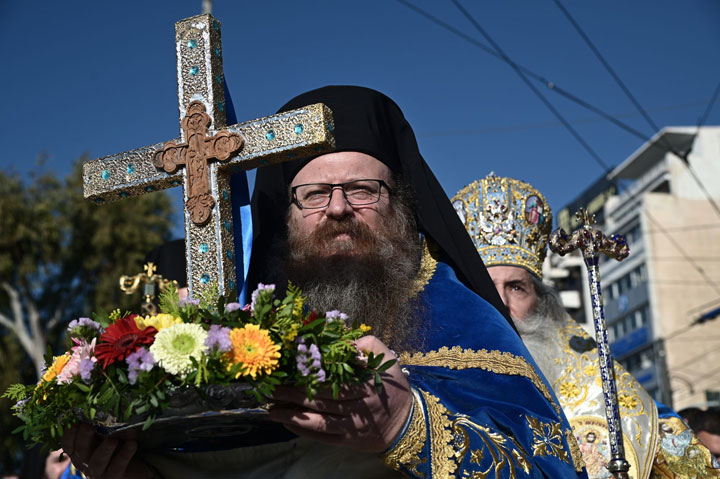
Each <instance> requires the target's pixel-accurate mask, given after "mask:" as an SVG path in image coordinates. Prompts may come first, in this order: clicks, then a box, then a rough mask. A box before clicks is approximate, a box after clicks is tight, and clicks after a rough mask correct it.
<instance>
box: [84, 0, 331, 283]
mask: <svg viewBox="0 0 720 479" xmlns="http://www.w3.org/2000/svg"><path fill="white" fill-rule="evenodd" d="M175 47H176V51H177V75H178V99H179V105H180V119H181V126H182V128H181V132H180V135H181V136H180V138H179V139H175V140H171V141H169V142H167V143H164V144H163V143H157V144H154V145H150V146H146V147H142V148H138V149H136V150H132V151H126V152H123V153H119V154H117V155H111V156H106V157H104V158H99V159H96V160H93V161H89V162H87V163H85V164H84V165H83V183H84V195H85V198H87V199H89V200H92V201H95V202H96V203H98V204H101V203H104V202H108V201H114V200H118V199H121V198H125V197H130V196H138V195H142V194H145V193H149V192H152V191H158V190H161V189H165V188H170V187H173V186H180V185H182V187H183V196H184V199H185V208H184V212H185V254H186V263H187V277H188V285H189V287H190V294H192V292H193V290H197V289H198V288H200V287H203V286H205V285H210V284H217V287H218V291H219V293H220V294H226V293H227V292H229V291H231V290H232V289H234V288H236V287H237V286H238V285H237V279H236V275H235V255H236V254H242V252H240V251H238V252H236V251H235V249H234V234H233V223H232V221H233V220H232V210H231V201H230V176H231V175H232V173H234V172H237V171H243V170H249V169H252V168H256V167H258V166H263V165H268V164H271V163H279V162H282V161H287V160H291V159H294V158H301V157H303V156H309V155H317V154H322V153H328V152H330V151H332V150H333V149H334V147H335V140H334V137H333V134H332V132H333V119H332V112H331V111H330V109H329V108H327V107H326V106H325V105H323V104H320V103H318V104H316V105H310V106H307V107H305V108H300V109H297V110H293V111H289V112H286V113H281V114H278V115H274V116H269V117H265V118H260V119H257V120H251V121H247V122H244V123H239V124H237V125H232V126H229V127H226V103H225V93H224V78H223V69H222V48H221V42H220V23H219V22H218V21H217V20H216V19H215V18H213V16H212V15H210V14H203V15H198V16H195V17H191V18H187V19H185V20H181V21H179V22H177V23H176V24H175ZM244 260H245V261H249V258H245V259H244Z"/></svg>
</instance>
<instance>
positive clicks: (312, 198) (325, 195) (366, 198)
mask: <svg viewBox="0 0 720 479" xmlns="http://www.w3.org/2000/svg"><path fill="white" fill-rule="evenodd" d="M383 186H384V187H385V189H386V190H388V193H392V190H391V189H390V187H389V186H388V185H387V183H385V182H384V181H383V180H354V181H348V182H346V183H334V184H330V183H308V184H305V185H297V186H293V187H292V188H291V189H290V192H291V194H292V197H293V201H294V202H295V204H296V205H298V208H300V209H306V210H311V209H319V208H325V207H327V205H329V204H330V197H331V196H332V192H333V190H334V189H335V188H341V189H342V192H343V196H345V200H346V201H347V202H348V203H350V204H351V205H353V206H361V205H371V204H373V203H377V202H378V201H380V193H381V190H382V187H383Z"/></svg>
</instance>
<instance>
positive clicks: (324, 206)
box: [290, 178, 393, 210]
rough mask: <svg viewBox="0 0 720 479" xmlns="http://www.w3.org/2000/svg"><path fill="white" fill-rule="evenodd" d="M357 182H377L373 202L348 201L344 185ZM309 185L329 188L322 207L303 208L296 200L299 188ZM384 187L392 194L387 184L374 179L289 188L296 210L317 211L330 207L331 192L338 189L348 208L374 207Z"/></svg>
mask: <svg viewBox="0 0 720 479" xmlns="http://www.w3.org/2000/svg"><path fill="white" fill-rule="evenodd" d="M358 181H377V182H378V183H379V184H380V188H378V196H377V198H376V199H375V201H371V202H369V203H353V202H352V201H350V200H349V199H348V197H347V193H346V192H345V185H349V184H351V183H357V182H358ZM311 185H322V186H329V187H330V194H329V195H328V197H327V203H325V204H324V205H323V206H303V205H301V204H300V201H299V200H298V198H297V194H296V190H297V189H298V188H300V187H301V186H311ZM383 187H385V189H386V190H387V191H388V193H390V194H392V192H393V191H392V189H391V188H390V187H389V186H388V184H387V183H385V181H384V180H379V179H376V178H362V179H359V180H352V181H346V182H344V183H304V184H302V185H295V186H293V187H291V188H290V194H291V195H292V200H293V201H292V202H293V203H295V204H296V205H297V207H298V208H300V209H301V210H319V209H322V208H327V207H328V206H329V205H330V200H331V199H332V192H333V191H335V188H340V191H342V194H343V198H345V201H347V202H348V204H349V205H350V206H367V205H374V204H375V203H377V202H378V201H380V197H381V196H382V189H383Z"/></svg>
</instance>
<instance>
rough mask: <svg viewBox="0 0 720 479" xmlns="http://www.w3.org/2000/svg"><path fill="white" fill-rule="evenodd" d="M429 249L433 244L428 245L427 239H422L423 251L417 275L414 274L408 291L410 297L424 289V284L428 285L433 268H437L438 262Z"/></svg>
mask: <svg viewBox="0 0 720 479" xmlns="http://www.w3.org/2000/svg"><path fill="white" fill-rule="evenodd" d="M430 249H434V248H433V245H429V244H428V241H427V240H423V246H422V250H423V252H422V258H421V259H420V269H418V272H417V275H416V276H415V283H414V285H413V287H412V290H411V291H410V295H409V296H410V297H411V298H414V297H415V296H417V295H418V294H419V293H420V292H421V291H422V290H424V289H425V286H427V285H428V283H429V282H430V280H431V279H432V277H433V275H434V274H435V270H436V269H437V264H438V262H437V260H436V259H435V258H434V257H433V254H432V253H431V252H430Z"/></svg>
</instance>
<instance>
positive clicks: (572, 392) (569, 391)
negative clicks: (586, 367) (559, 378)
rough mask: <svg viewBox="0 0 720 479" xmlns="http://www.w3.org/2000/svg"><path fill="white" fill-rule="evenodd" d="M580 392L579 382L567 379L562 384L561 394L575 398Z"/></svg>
mask: <svg viewBox="0 0 720 479" xmlns="http://www.w3.org/2000/svg"><path fill="white" fill-rule="evenodd" d="M578 394H580V389H579V388H578V386H577V384H575V383H574V382H572V381H565V382H563V383H562V384H560V395H561V396H564V397H567V398H574V397H577V396H578Z"/></svg>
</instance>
